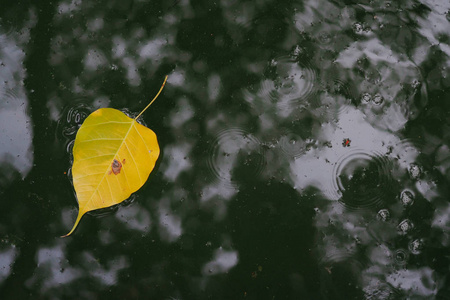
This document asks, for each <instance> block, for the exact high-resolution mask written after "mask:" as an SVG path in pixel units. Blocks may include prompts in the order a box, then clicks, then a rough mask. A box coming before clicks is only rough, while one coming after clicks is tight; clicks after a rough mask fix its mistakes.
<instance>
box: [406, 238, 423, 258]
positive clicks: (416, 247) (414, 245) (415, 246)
mask: <svg viewBox="0 0 450 300" xmlns="http://www.w3.org/2000/svg"><path fill="white" fill-rule="evenodd" d="M408 248H409V251H410V252H411V253H412V254H414V255H417V254H420V252H422V249H423V241H422V240H421V239H415V240H413V241H411V242H409V245H408Z"/></svg>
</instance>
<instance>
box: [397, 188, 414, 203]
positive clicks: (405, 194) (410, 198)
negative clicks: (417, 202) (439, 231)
mask: <svg viewBox="0 0 450 300" xmlns="http://www.w3.org/2000/svg"><path fill="white" fill-rule="evenodd" d="M400 200H401V201H402V204H403V205H404V206H411V205H412V204H413V203H414V194H413V193H412V192H411V191H408V190H404V191H402V193H401V194H400Z"/></svg>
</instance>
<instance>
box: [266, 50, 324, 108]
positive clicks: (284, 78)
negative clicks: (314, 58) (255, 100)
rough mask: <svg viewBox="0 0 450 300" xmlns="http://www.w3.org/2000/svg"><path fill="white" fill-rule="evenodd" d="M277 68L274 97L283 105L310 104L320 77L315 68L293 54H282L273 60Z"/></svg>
mask: <svg viewBox="0 0 450 300" xmlns="http://www.w3.org/2000/svg"><path fill="white" fill-rule="evenodd" d="M271 66H272V67H273V68H275V71H276V78H275V90H274V92H273V93H271V97H272V99H274V100H276V101H277V103H279V105H281V106H287V107H298V106H299V105H300V106H308V104H309V103H310V102H311V101H314V97H313V96H314V95H315V93H316V92H317V85H318V78H317V73H316V72H315V70H314V69H313V68H312V67H311V66H309V65H308V64H306V63H303V62H299V61H298V60H297V59H295V58H293V57H292V56H282V57H279V58H276V59H274V60H273V61H272V63H271Z"/></svg>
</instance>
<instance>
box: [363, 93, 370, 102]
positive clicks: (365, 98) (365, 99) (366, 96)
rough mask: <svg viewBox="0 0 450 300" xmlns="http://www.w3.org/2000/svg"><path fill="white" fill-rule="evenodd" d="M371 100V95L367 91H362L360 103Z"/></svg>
mask: <svg viewBox="0 0 450 300" xmlns="http://www.w3.org/2000/svg"><path fill="white" fill-rule="evenodd" d="M370 100H372V96H371V95H370V94H369V93H364V94H362V96H361V103H364V104H367V103H369V102H370Z"/></svg>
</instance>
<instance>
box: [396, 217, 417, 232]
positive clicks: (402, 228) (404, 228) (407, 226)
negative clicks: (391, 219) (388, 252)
mask: <svg viewBox="0 0 450 300" xmlns="http://www.w3.org/2000/svg"><path fill="white" fill-rule="evenodd" d="M413 228H414V224H413V223H412V222H411V221H410V220H408V219H405V220H403V221H401V222H400V224H398V226H397V230H398V232H399V233H400V234H402V235H404V234H407V233H408V232H409V231H411V230H412V229H413Z"/></svg>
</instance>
